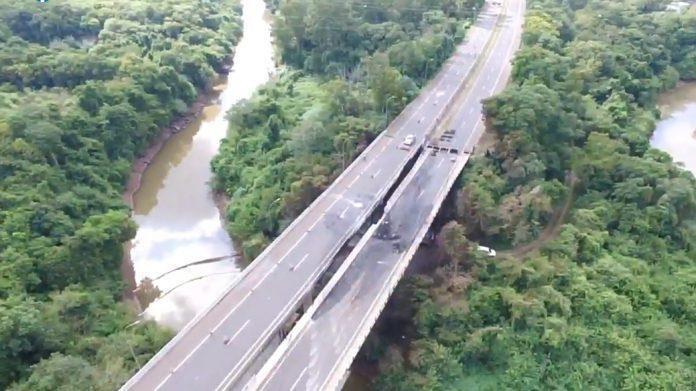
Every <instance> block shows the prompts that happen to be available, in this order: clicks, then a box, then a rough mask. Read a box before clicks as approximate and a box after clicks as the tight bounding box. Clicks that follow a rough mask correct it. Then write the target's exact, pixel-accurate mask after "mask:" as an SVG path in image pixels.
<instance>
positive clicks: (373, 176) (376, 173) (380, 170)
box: [372, 168, 382, 178]
mask: <svg viewBox="0 0 696 391" xmlns="http://www.w3.org/2000/svg"><path fill="white" fill-rule="evenodd" d="M380 172H382V169H381V168H380V169H379V170H377V171H375V173H374V174H372V178H377V175H379V173H380Z"/></svg>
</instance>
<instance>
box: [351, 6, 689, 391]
mask: <svg viewBox="0 0 696 391" xmlns="http://www.w3.org/2000/svg"><path fill="white" fill-rule="evenodd" d="M664 4H665V2H662V1H653V0H630V1H620V2H618V1H607V0H573V1H560V0H529V1H528V12H527V16H526V24H525V32H524V35H523V48H522V49H521V50H520V51H519V52H518V54H517V57H516V59H515V61H514V67H513V75H512V81H511V83H510V85H509V86H508V87H507V88H506V90H505V91H504V92H503V93H501V94H499V95H498V96H496V97H494V98H492V99H489V100H487V101H486V102H485V105H484V107H485V112H486V116H487V118H488V123H489V128H490V129H491V131H492V132H493V133H494V135H495V138H496V141H495V143H494V145H493V146H492V147H491V148H490V149H489V150H488V151H487V153H484V154H482V156H479V157H478V158H476V159H474V160H473V161H472V162H470V164H469V166H468V167H467V168H466V169H465V171H464V173H463V174H462V176H461V178H460V181H459V183H458V185H457V190H456V194H454V196H453V197H452V202H451V206H450V207H449V208H446V209H445V210H444V211H443V212H442V215H443V216H441V217H443V218H446V220H445V221H447V220H449V222H448V223H447V224H445V225H444V227H443V228H442V230H441V231H440V233H439V235H438V239H437V243H438V245H439V249H440V251H441V253H442V254H443V259H444V262H443V264H442V266H441V267H439V268H438V269H437V270H435V271H434V272H433V273H430V274H427V275H417V276H415V277H413V278H411V279H410V280H409V281H408V282H407V283H405V284H402V286H401V288H400V290H399V294H397V297H398V298H400V299H399V303H401V304H404V303H405V304H407V307H410V310H407V311H402V313H401V314H399V315H398V316H400V317H402V319H410V328H411V329H412V330H410V331H411V334H412V338H411V340H410V341H409V343H408V344H406V346H404V344H403V343H399V344H391V345H388V346H385V345H384V344H380V343H379V342H375V341H374V340H373V341H371V343H368V344H367V346H368V348H367V349H365V350H364V351H363V354H364V355H366V356H368V357H369V358H372V359H375V358H378V362H379V367H380V369H381V376H380V377H379V378H378V380H377V382H376V389H380V390H399V391H407V390H460V389H489V390H499V389H512V390H544V389H564V390H693V389H696V181H695V180H694V177H693V175H692V174H691V173H689V172H687V171H685V170H683V169H681V168H678V167H677V166H676V165H675V164H674V163H673V162H672V161H671V159H670V157H669V156H668V155H667V154H665V153H663V152H661V151H657V150H654V149H651V148H650V145H649V137H650V134H651V132H652V131H653V129H654V127H655V121H656V119H657V118H659V113H658V112H657V110H656V108H655V100H656V97H657V95H658V93H659V92H660V91H663V90H665V89H668V88H671V87H673V86H674V85H675V83H676V82H677V80H678V79H680V78H681V79H684V80H689V79H694V78H696V12H694V10H693V9H692V10H691V11H689V12H688V13H686V14H683V15H678V14H676V13H672V12H663V10H664ZM564 206H566V207H564ZM554 224H557V225H558V226H557V227H555V229H549V228H551V227H552V226H553V225H554ZM476 242H478V243H484V244H486V245H493V246H494V247H495V248H496V249H498V256H497V257H495V258H492V257H487V256H485V255H483V254H481V253H480V252H478V251H476ZM404 298H408V299H407V300H405V299H404ZM409 303H410V304H409ZM402 310H403V309H402ZM409 311H410V312H409ZM374 337H378V335H374V336H373V338H374Z"/></svg>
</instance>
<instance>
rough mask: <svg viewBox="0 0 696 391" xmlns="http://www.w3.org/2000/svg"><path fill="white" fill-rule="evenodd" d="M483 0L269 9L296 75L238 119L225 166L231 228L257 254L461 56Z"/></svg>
mask: <svg viewBox="0 0 696 391" xmlns="http://www.w3.org/2000/svg"><path fill="white" fill-rule="evenodd" d="M482 4H483V1H482V0H464V1H451V0H429V1H419V0H399V1H391V0H369V1H362V0H361V1H335V0H293V1H284V0H280V1H269V5H270V7H271V8H272V9H273V10H274V11H275V18H274V35H275V38H276V45H277V47H278V51H279V52H280V55H281V59H282V61H283V63H284V64H286V65H287V66H286V69H285V71H284V72H283V73H282V74H281V75H280V76H279V77H278V78H277V80H275V81H273V82H272V83H270V84H269V85H267V86H265V87H264V88H262V89H261V90H260V91H259V92H258V93H256V94H255V95H254V97H253V98H252V99H250V100H249V101H247V102H244V103H242V104H240V105H238V106H236V107H235V108H233V110H232V111H231V113H230V115H229V118H230V129H229V134H228V137H227V139H226V140H225V141H223V145H222V147H221V150H220V154H219V155H218V156H217V158H216V159H215V160H214V161H213V171H214V173H215V187H216V188H217V189H218V190H219V191H223V192H224V193H225V194H227V195H228V196H229V197H230V200H231V202H230V203H229V207H228V209H227V218H228V221H229V223H228V228H229V231H230V233H231V234H232V236H233V237H234V238H235V239H237V240H238V242H239V243H241V246H242V250H243V251H244V254H245V255H246V256H247V258H249V259H252V258H253V257H254V256H255V255H257V254H258V253H259V252H260V251H261V250H262V249H263V248H264V247H265V246H266V245H267V244H268V243H269V241H270V240H271V239H272V238H274V237H275V236H276V235H278V233H279V232H280V231H282V229H283V228H284V227H285V226H287V225H288V224H289V223H290V222H291V221H292V219H294V218H295V217H296V216H297V215H299V214H300V212H302V210H303V209H304V208H305V207H306V206H307V205H309V203H311V201H312V200H314V198H316V196H318V195H319V194H320V193H321V192H322V191H323V189H324V188H326V186H328V184H330V183H331V181H332V180H333V178H335V177H336V176H337V175H338V174H339V173H340V172H341V170H342V169H343V168H344V167H345V166H346V165H347V164H348V163H350V161H351V160H352V159H353V158H354V157H355V156H356V155H357V153H358V152H359V151H360V150H362V149H363V148H365V146H367V145H368V144H369V143H370V142H371V141H372V139H373V138H374V137H375V136H376V135H377V134H379V132H381V131H382V130H383V129H384V128H385V126H386V124H387V123H388V122H389V121H390V119H391V118H393V117H394V116H395V115H396V114H398V112H399V111H400V110H401V109H402V108H403V107H404V106H405V105H406V104H407V103H408V102H409V101H410V100H411V99H412V98H413V97H414V96H415V95H416V94H417V93H418V90H419V88H420V87H421V86H422V85H423V84H424V83H425V82H426V81H427V80H428V79H429V78H430V77H432V75H433V74H434V73H435V72H436V71H437V70H438V68H439V67H440V65H441V64H442V63H443V62H444V61H445V60H446V59H447V58H448V57H449V55H450V54H451V53H452V51H453V49H454V45H455V44H456V42H458V41H460V40H461V39H462V37H463V36H464V33H465V32H466V29H467V28H468V26H469V25H470V23H471V20H472V16H474V15H476V14H477V12H478V10H479V9H480V7H481V6H482Z"/></svg>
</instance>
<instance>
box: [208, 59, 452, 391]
mask: <svg viewBox="0 0 696 391" xmlns="http://www.w3.org/2000/svg"><path fill="white" fill-rule="evenodd" d="M451 68H452V66H451V65H450V67H449V68H448V70H447V71H446V72H449V71H450V70H451ZM444 81H445V78H441V80H440V82H439V83H438V86H439V84H442V83H443V82H444ZM428 99H429V98H427V97H426V102H427V101H428ZM424 104H425V102H423V103H421V106H420V107H422V106H423V105H424ZM416 114H417V111H416V112H414V113H413V114H412V115H411V117H410V118H409V120H407V122H408V121H410V120H411V119H412V118H413V117H415V115H416ZM402 129H403V126H402V127H400V128H398V130H402ZM397 133H398V131H397ZM371 163H372V162H370V164H371ZM335 202H336V201H334V204H335ZM332 206H333V204H332ZM286 255H287V254H286ZM238 366H239V364H238V365H236V366H235V367H234V368H233V369H232V371H231V372H230V374H229V375H228V376H227V377H226V378H225V379H224V380H223V381H222V383H221V384H220V385H218V387H217V389H219V388H220V387H221V386H223V385H224V384H225V383H226V382H227V379H228V378H229V377H230V376H232V375H233V374H234V373H235V371H236V369H237V367H238ZM305 370H306V368H305ZM302 375H304V371H303V373H302V374H301V376H302Z"/></svg>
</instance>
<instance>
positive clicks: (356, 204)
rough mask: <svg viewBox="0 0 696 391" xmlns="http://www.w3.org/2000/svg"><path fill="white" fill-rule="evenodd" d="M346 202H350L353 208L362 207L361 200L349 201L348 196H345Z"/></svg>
mask: <svg viewBox="0 0 696 391" xmlns="http://www.w3.org/2000/svg"><path fill="white" fill-rule="evenodd" d="M346 202H347V203H349V204H351V205H352V206H353V208H362V207H363V203H362V202H353V201H351V200H350V199H348V198H346Z"/></svg>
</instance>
